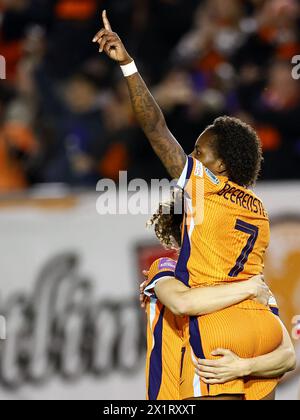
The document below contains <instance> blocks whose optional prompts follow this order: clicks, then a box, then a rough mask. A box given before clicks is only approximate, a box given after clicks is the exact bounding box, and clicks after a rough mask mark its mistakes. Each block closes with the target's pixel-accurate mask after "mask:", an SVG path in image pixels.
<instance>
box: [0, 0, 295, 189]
mask: <svg viewBox="0 0 300 420" xmlns="http://www.w3.org/2000/svg"><path fill="white" fill-rule="evenodd" d="M103 8H105V9H107V11H108V16H109V18H110V20H111V23H112V26H113V29H114V30H115V31H116V32H118V33H119V35H120V36H121V38H122V39H123V41H124V43H125V45H126V47H127V48H128V50H129V52H130V54H131V55H132V56H133V57H134V58H135V60H136V62H137V65H138V67H139V69H140V71H141V73H142V74H143V77H144V78H145V80H146V82H147V83H148V85H149V87H150V88H151V91H152V92H153V94H154V95H155V97H156V98H157V100H158V102H159V103H160V105H161V107H162V109H163V111H164V114H165V116H166V118H167V121H168V124H169V126H170V128H171V130H172V131H173V132H174V134H175V136H176V137H177V139H178V140H179V142H180V143H181V144H182V145H183V146H184V148H185V150H186V151H187V152H190V151H192V149H193V146H194V143H195V140H196V139H197V137H198V135H199V134H200V132H201V131H202V130H203V129H204V128H205V127H206V126H207V125H208V124H210V123H211V122H212V121H213V119H214V118H215V117H217V116H220V115H223V114H228V115H235V116H238V117H240V118H241V119H243V120H244V121H247V122H249V123H250V124H252V125H253V126H254V127H255V128H256V129H257V131H258V133H259V135H260V137H261V140H262V143H263V148H264V153H265V162H264V168H263V172H262V175H261V179H300V80H295V79H293V78H292V64H291V59H292V57H293V56H295V55H297V54H300V6H299V2H298V1H297V0H226V1H225V0H202V1H201V0H2V1H1V2H0V54H1V55H2V56H3V57H5V59H6V73H7V74H6V80H1V81H0V193H2V194H4V193H9V192H13V191H20V190H24V189H27V188H29V187H32V186H33V185H36V184H44V183H64V184H67V185H70V186H72V187H79V188H92V189H94V188H95V185H96V182H97V180H99V179H101V178H103V177H105V178H106V177H109V178H112V179H118V175H119V171H120V170H127V171H128V176H129V178H135V177H139V178H144V179H146V180H150V179H151V178H161V177H164V176H166V175H167V174H166V173H165V171H164V169H163V167H162V165H161V164H160V162H159V161H158V159H157V158H156V157H155V155H154V153H153V152H152V150H151V148H150V146H149V145H148V143H147V141H146V140H145V138H144V136H143V134H142V132H141V131H140V129H139V127H138V126H137V124H136V122H135V119H134V115H133V113H132V110H131V106H130V101H129V97H128V93H127V88H126V84H125V82H124V79H123V77H122V76H121V73H120V69H119V68H118V66H117V65H116V64H115V63H113V62H111V61H110V60H109V59H108V58H107V57H106V56H105V55H104V54H102V55H101V54H99V52H98V48H97V45H95V44H92V38H93V36H94V34H95V33H96V32H97V31H98V30H100V29H101V27H102V22H101V10H102V9H103Z"/></svg>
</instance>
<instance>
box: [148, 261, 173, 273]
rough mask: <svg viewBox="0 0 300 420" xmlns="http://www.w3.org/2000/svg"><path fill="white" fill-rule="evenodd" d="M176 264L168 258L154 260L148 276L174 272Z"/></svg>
mask: <svg viewBox="0 0 300 420" xmlns="http://www.w3.org/2000/svg"><path fill="white" fill-rule="evenodd" d="M176 264H177V262H176V261H175V260H174V259H172V258H169V257H162V258H158V259H157V260H155V261H154V262H153V263H152V265H151V267H150V269H149V274H150V273H151V275H152V276H154V275H156V274H158V273H161V272H165V271H175V268H176Z"/></svg>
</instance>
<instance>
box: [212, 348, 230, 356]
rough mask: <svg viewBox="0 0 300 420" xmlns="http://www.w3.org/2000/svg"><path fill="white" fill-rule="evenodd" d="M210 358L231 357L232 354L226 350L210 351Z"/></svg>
mask: <svg viewBox="0 0 300 420" xmlns="http://www.w3.org/2000/svg"><path fill="white" fill-rule="evenodd" d="M211 355H212V356H223V357H225V356H230V355H232V352H231V351H230V350H226V349H216V350H214V351H212V353H211Z"/></svg>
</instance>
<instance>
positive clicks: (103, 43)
mask: <svg viewBox="0 0 300 420" xmlns="http://www.w3.org/2000/svg"><path fill="white" fill-rule="evenodd" d="M98 42H99V45H100V48H99V51H100V52H102V51H104V50H106V51H109V49H110V48H112V47H116V46H117V40H116V37H115V36H114V35H104V36H103V37H102V38H101V40H100V41H98Z"/></svg>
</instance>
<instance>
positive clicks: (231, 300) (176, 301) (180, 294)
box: [155, 278, 255, 316]
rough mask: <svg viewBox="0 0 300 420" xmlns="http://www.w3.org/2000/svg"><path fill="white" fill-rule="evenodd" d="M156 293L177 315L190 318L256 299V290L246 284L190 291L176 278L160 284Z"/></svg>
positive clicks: (157, 285) (156, 288) (156, 287)
mask: <svg viewBox="0 0 300 420" xmlns="http://www.w3.org/2000/svg"><path fill="white" fill-rule="evenodd" d="M155 293H156V295H157V297H158V299H159V300H160V302H161V303H162V304H164V305H165V306H166V307H167V308H168V309H169V310H170V311H172V312H173V313H174V314H175V315H190V316H200V315H206V314H210V313H213V312H216V311H219V310H222V309H225V308H228V307H229V306H232V305H235V304H237V303H240V302H242V301H244V300H246V299H251V298H253V297H255V290H254V288H253V290H252V287H249V285H248V284H246V283H237V284H232V285H228V286H217V287H203V288H196V289H189V288H188V287H186V286H185V285H184V284H183V283H181V282H179V281H178V280H176V279H174V278H169V279H168V280H167V279H165V280H163V281H160V282H158V283H157V284H156V286H155Z"/></svg>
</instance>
